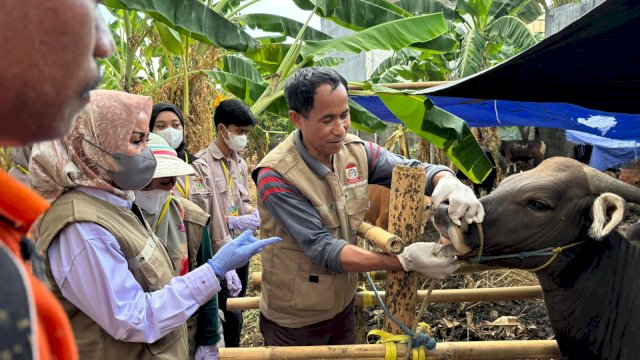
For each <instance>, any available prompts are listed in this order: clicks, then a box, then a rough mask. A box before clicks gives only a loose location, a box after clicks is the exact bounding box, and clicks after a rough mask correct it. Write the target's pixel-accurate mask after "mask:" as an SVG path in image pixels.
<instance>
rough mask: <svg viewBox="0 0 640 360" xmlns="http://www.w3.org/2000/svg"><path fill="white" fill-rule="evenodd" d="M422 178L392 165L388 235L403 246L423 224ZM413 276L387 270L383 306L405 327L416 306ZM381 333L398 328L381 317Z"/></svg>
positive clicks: (417, 172) (414, 170)
mask: <svg viewBox="0 0 640 360" xmlns="http://www.w3.org/2000/svg"><path fill="white" fill-rule="evenodd" d="M425 182H426V175H425V173H424V169H423V168H421V167H418V168H412V167H408V166H399V165H398V166H396V167H395V168H394V169H393V174H392V181H391V197H390V199H389V229H388V230H389V232H390V233H392V234H396V235H398V236H399V237H400V238H402V239H404V241H405V243H406V244H407V246H409V245H410V244H412V243H414V242H416V241H418V238H419V237H420V230H421V229H422V228H423V224H424V222H425V221H426V220H427V219H425V218H424V216H423V215H424V191H425V186H426V184H425ZM417 286H418V285H417V283H416V275H415V273H407V272H404V271H387V293H388V294H389V296H388V297H386V298H385V299H384V300H385V305H386V307H387V309H388V310H389V313H391V314H393V316H394V317H395V318H396V319H398V320H399V321H400V322H402V323H403V324H405V325H407V326H411V324H413V323H414V322H415V317H416V312H415V307H416V303H417ZM383 329H384V330H385V331H388V332H390V333H394V334H399V333H400V332H401V329H400V326H399V325H398V324H396V323H395V322H394V321H393V320H391V317H389V316H385V318H384V327H383Z"/></svg>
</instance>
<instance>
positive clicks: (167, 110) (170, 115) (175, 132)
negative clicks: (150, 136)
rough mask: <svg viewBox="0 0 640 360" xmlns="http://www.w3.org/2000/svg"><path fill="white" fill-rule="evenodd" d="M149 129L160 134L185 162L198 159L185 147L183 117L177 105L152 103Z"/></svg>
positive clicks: (188, 162)
mask: <svg viewBox="0 0 640 360" xmlns="http://www.w3.org/2000/svg"><path fill="white" fill-rule="evenodd" d="M149 131H150V132H152V133H154V134H158V135H160V136H162V138H163V139H164V140H165V141H166V142H167V143H168V144H169V146H171V147H172V148H173V149H174V150H175V151H176V153H178V157H179V158H180V159H182V160H183V161H185V162H186V163H187V164H191V163H192V162H194V161H196V160H197V159H198V158H197V157H196V156H195V155H193V154H190V153H189V152H188V151H187V149H186V148H185V144H184V118H183V117H182V111H180V109H178V107H177V106H175V105H171V104H167V103H158V104H155V105H153V110H152V111H151V121H149Z"/></svg>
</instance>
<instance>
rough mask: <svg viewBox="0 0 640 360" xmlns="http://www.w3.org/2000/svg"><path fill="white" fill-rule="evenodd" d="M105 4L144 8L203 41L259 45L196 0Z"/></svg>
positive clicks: (245, 47) (241, 47)
mask: <svg viewBox="0 0 640 360" xmlns="http://www.w3.org/2000/svg"><path fill="white" fill-rule="evenodd" d="M104 4H105V6H107V7H110V8H115V9H128V10H136V11H143V12H145V13H147V14H149V16H151V17H152V18H153V19H155V20H157V21H160V22H162V23H164V24H165V25H167V26H169V27H170V28H172V29H175V30H177V31H178V32H180V33H181V34H183V35H186V36H189V37H190V38H192V39H196V40H199V41H202V42H204V43H206V44H210V45H211V44H212V45H215V46H218V47H221V48H225V49H228V50H236V51H240V52H245V51H250V50H254V49H255V48H256V47H257V46H258V41H257V40H255V39H254V38H252V37H251V36H250V35H249V34H247V33H246V32H245V31H244V30H243V29H241V28H240V27H238V26H237V25H236V24H234V23H232V22H231V21H229V20H227V19H225V17H224V16H222V15H220V14H218V13H217V12H215V11H213V10H212V9H210V8H208V7H207V6H206V5H204V4H203V3H201V2H199V1H198V0H180V1H154V0H105V1H104Z"/></svg>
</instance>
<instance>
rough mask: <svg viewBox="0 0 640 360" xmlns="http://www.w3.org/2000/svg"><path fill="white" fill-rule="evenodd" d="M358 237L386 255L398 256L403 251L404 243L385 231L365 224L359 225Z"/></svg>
mask: <svg viewBox="0 0 640 360" xmlns="http://www.w3.org/2000/svg"><path fill="white" fill-rule="evenodd" d="M358 235H359V236H361V237H362V238H363V239H365V240H366V241H367V242H368V243H369V245H371V246H374V247H376V248H378V249H380V250H382V251H384V252H385V253H387V254H392V255H395V254H400V253H401V252H402V250H404V241H403V240H402V239H401V238H399V237H397V236H395V235H393V234H392V233H390V232H388V231H387V230H385V229H383V228H381V227H378V226H375V225H371V224H369V223H367V222H364V221H363V222H362V223H360V227H359V228H358Z"/></svg>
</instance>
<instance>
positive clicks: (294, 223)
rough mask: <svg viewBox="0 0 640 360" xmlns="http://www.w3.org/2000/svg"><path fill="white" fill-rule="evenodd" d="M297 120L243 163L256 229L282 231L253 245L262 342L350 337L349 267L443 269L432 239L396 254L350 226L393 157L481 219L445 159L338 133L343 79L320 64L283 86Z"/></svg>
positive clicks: (460, 214)
mask: <svg viewBox="0 0 640 360" xmlns="http://www.w3.org/2000/svg"><path fill="white" fill-rule="evenodd" d="M285 96H286V99H287V103H288V105H289V118H290V119H291V121H292V122H293V124H294V125H295V127H296V128H297V130H296V131H294V132H293V133H292V134H290V135H289V137H288V138H287V139H286V140H285V141H284V142H282V143H281V144H279V145H278V146H277V147H276V148H275V149H273V150H272V151H271V152H270V153H269V154H267V156H266V157H265V158H264V159H263V160H262V161H261V162H260V164H259V165H258V166H257V167H256V169H255V170H254V171H253V174H252V175H253V179H254V181H255V182H256V184H257V187H258V198H259V201H258V208H259V211H260V218H261V224H260V235H261V236H262V237H270V236H280V237H282V238H283V239H284V240H283V241H282V242H281V243H279V244H277V245H275V246H271V247H270V248H268V249H266V250H265V251H264V252H263V253H262V266H263V273H262V274H263V275H262V297H261V299H260V313H261V314H260V331H261V332H262V335H263V336H264V338H265V345H266V346H296V345H337V344H352V343H354V342H355V321H354V317H353V299H354V295H355V292H356V285H357V273H358V272H364V271H373V270H393V271H403V270H404V271H418V272H420V273H422V274H425V275H427V276H430V277H434V278H444V277H446V276H447V275H449V274H451V273H452V272H453V271H455V270H456V269H457V266H456V265H454V264H452V262H453V260H454V258H453V257H449V258H440V257H436V256H435V255H434V254H435V253H436V252H437V250H439V248H440V245H438V244H435V243H425V242H422V243H416V244H412V245H410V246H408V247H407V248H406V249H405V251H404V252H403V253H402V254H401V255H398V256H394V255H386V254H380V253H374V252H370V251H366V250H363V249H361V248H358V247H357V246H356V245H355V235H356V230H357V229H358V226H359V225H360V223H361V222H362V219H363V217H364V213H365V212H366V210H367V207H368V197H367V188H368V184H380V185H386V186H390V184H391V176H392V170H393V167H394V166H395V165H398V164H400V165H405V166H412V167H415V166H420V165H421V166H424V168H425V172H426V176H427V181H426V195H429V196H431V198H432V201H433V203H434V205H435V206H437V205H438V204H440V203H441V202H448V203H449V214H450V217H451V219H452V220H453V221H454V222H455V223H457V224H460V223H461V221H466V222H467V223H472V222H478V223H480V222H482V219H483V217H484V211H483V209H482V205H481V204H480V202H479V201H478V199H477V198H476V197H475V195H474V194H473V191H472V190H471V189H470V188H469V187H467V186H465V185H463V184H462V183H461V182H460V181H459V180H458V179H456V177H455V175H454V173H453V172H452V171H451V170H450V169H449V168H447V167H445V166H440V165H431V164H424V163H421V162H419V161H416V160H408V159H405V158H403V157H400V156H397V155H394V154H392V153H390V152H388V151H386V150H385V149H384V148H381V147H380V146H378V145H377V144H374V143H370V142H367V141H363V140H361V139H359V138H358V137H356V136H353V135H351V134H348V132H347V131H348V129H349V126H350V124H351V121H350V117H349V102H348V99H349V98H348V95H347V81H346V80H345V79H344V78H343V77H342V76H340V75H339V74H338V73H337V72H336V71H334V70H332V69H329V68H304V69H301V70H299V71H298V72H297V73H295V74H293V75H292V76H291V78H290V79H289V81H288V83H287V86H286V88H285Z"/></svg>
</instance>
